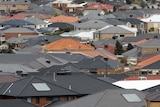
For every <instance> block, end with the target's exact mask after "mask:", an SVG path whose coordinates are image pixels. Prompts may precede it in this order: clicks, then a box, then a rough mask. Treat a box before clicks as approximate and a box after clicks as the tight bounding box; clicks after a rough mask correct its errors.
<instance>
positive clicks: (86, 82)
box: [34, 66, 120, 98]
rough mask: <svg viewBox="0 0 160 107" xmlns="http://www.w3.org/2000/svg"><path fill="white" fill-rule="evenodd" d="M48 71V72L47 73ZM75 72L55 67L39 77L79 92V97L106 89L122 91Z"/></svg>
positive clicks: (85, 74) (91, 76)
mask: <svg viewBox="0 0 160 107" xmlns="http://www.w3.org/2000/svg"><path fill="white" fill-rule="evenodd" d="M72 68H73V67H72ZM46 70H48V72H46ZM73 70H76V71H73ZM73 70H72V69H71V70H66V69H65V68H63V67H62V68H60V70H59V68H58V69H57V67H54V66H53V67H50V68H46V69H43V73H42V71H40V74H37V75H38V77H40V78H42V79H44V80H46V81H50V82H51V83H53V84H57V85H58V86H60V87H63V88H65V89H70V90H71V91H73V92H77V93H79V94H78V95H81V96H84V95H90V94H94V93H97V92H100V91H103V90H106V89H120V88H119V87H117V86H115V85H113V84H111V83H109V82H106V81H103V80H100V79H97V78H96V77H95V76H94V75H91V74H90V73H84V72H82V71H79V70H77V69H73ZM54 72H55V73H54ZM35 75H36V74H35ZM35 75H34V76H35ZM62 94H63V93H62ZM79 97H80V96H79ZM79 97H77V98H79Z"/></svg>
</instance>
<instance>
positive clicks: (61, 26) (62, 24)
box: [48, 22, 74, 29]
mask: <svg viewBox="0 0 160 107" xmlns="http://www.w3.org/2000/svg"><path fill="white" fill-rule="evenodd" d="M48 27H58V28H59V29H65V28H71V29H73V28H74V26H73V25H72V24H70V23H66V22H54V23H51V24H49V25H48Z"/></svg>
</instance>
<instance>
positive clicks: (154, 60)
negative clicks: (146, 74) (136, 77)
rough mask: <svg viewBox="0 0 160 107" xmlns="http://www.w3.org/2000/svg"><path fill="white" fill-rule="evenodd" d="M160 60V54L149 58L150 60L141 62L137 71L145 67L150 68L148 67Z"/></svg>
mask: <svg viewBox="0 0 160 107" xmlns="http://www.w3.org/2000/svg"><path fill="white" fill-rule="evenodd" d="M159 60H160V54H158V55H155V56H153V57H149V58H147V59H145V60H143V61H142V62H139V63H138V64H137V66H136V67H135V68H136V69H139V68H143V67H145V66H148V65H150V64H152V63H154V62H157V61H159Z"/></svg>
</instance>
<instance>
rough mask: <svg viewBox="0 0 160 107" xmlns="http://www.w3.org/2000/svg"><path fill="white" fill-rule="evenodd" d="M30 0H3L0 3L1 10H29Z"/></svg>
mask: <svg viewBox="0 0 160 107" xmlns="http://www.w3.org/2000/svg"><path fill="white" fill-rule="evenodd" d="M30 4H31V2H30V0H3V1H1V4H0V11H2V12H8V13H10V12H16V11H26V10H29V6H30Z"/></svg>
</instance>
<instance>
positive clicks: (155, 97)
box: [146, 90, 160, 102]
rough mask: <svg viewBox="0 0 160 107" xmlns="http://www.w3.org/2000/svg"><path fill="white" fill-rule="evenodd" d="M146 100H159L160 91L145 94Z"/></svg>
mask: <svg viewBox="0 0 160 107" xmlns="http://www.w3.org/2000/svg"><path fill="white" fill-rule="evenodd" d="M146 99H147V100H148V101H153V102H159V101H160V91H159V90H156V91H155V92H151V93H149V94H147V95H146Z"/></svg>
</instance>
